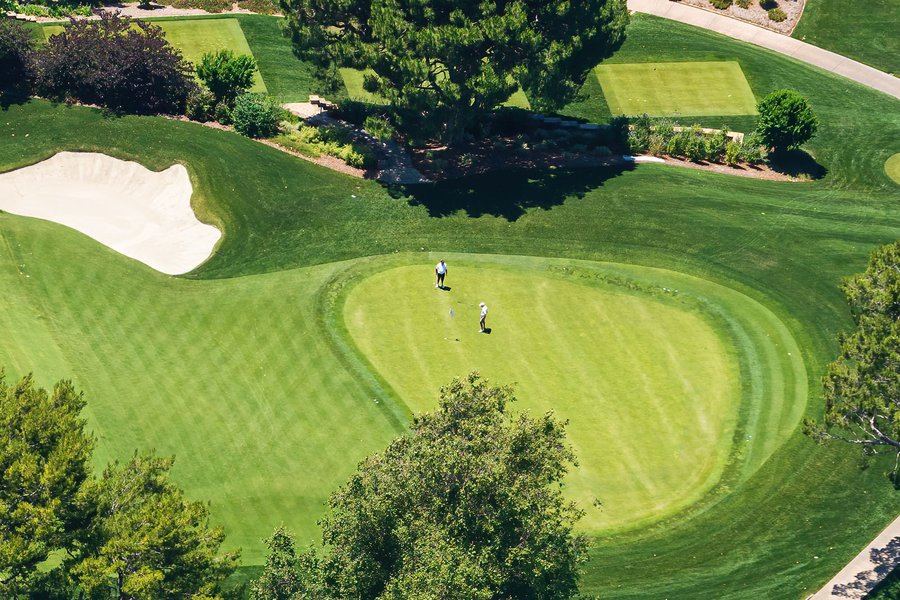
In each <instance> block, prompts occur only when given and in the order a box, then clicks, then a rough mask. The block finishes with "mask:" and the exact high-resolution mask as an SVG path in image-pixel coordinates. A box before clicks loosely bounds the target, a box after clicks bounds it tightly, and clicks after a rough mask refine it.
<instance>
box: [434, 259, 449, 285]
mask: <svg viewBox="0 0 900 600" xmlns="http://www.w3.org/2000/svg"><path fill="white" fill-rule="evenodd" d="M434 274H435V275H437V283H435V284H434V287H436V288H440V289H444V275H446V274H447V263H445V262H444V259H443V258H442V259H441V260H440V262H438V264H437V265H435V267H434Z"/></svg>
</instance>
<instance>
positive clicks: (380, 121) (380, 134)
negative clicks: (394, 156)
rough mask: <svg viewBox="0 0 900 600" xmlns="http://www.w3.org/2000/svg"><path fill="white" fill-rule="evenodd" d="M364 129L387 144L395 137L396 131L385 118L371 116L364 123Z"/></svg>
mask: <svg viewBox="0 0 900 600" xmlns="http://www.w3.org/2000/svg"><path fill="white" fill-rule="evenodd" d="M363 129H365V130H366V131H368V132H369V133H371V134H372V135H373V136H374V137H375V138H376V139H379V140H381V141H382V142H385V141H387V140H389V139H392V138H393V137H394V134H395V133H396V130H395V129H394V126H393V125H391V122H390V121H388V120H387V119H385V118H384V117H379V116H374V115H373V116H371V117H366V120H365V121H364V122H363Z"/></svg>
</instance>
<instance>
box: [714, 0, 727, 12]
mask: <svg viewBox="0 0 900 600" xmlns="http://www.w3.org/2000/svg"><path fill="white" fill-rule="evenodd" d="M709 1H710V2H712V5H713V6H715V7H716V8H718V9H719V10H725V9H726V8H728V7H729V6H731V3H732V0H709Z"/></svg>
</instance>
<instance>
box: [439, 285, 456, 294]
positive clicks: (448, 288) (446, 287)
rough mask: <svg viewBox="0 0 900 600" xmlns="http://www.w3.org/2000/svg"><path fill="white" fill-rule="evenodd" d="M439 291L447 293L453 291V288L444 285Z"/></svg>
mask: <svg viewBox="0 0 900 600" xmlns="http://www.w3.org/2000/svg"><path fill="white" fill-rule="evenodd" d="M438 289H439V290H443V291H445V292H449V291H450V290H452V289H453V288H451V287H450V286H449V285H442V286H441V287H439V288H438Z"/></svg>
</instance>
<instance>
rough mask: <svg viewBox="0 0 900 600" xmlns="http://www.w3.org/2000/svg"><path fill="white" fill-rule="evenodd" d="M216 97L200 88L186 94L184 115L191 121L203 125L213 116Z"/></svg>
mask: <svg viewBox="0 0 900 600" xmlns="http://www.w3.org/2000/svg"><path fill="white" fill-rule="evenodd" d="M216 108H217V107H216V97H215V96H213V94H212V92H210V91H209V90H208V89H206V88H205V87H202V86H197V88H196V89H195V90H194V91H192V92H191V93H190V94H188V98H187V104H186V105H185V109H184V114H185V116H187V118H188V119H190V120H192V121H199V122H200V123H205V122H206V121H209V120H210V119H212V118H213V117H214V116H215V109H216Z"/></svg>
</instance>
